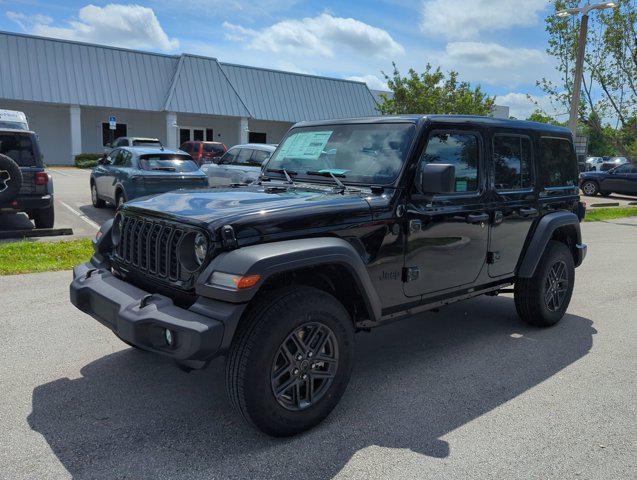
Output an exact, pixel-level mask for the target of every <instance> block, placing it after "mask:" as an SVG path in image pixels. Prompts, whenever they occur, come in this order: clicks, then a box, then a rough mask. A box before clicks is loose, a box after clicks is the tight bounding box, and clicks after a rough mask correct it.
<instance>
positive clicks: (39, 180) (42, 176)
mask: <svg viewBox="0 0 637 480" xmlns="http://www.w3.org/2000/svg"><path fill="white" fill-rule="evenodd" d="M47 183H49V175H48V174H47V173H46V172H35V184H36V185H46V184H47Z"/></svg>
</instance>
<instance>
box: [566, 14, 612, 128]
mask: <svg viewBox="0 0 637 480" xmlns="http://www.w3.org/2000/svg"><path fill="white" fill-rule="evenodd" d="M616 7H617V4H616V3H615V2H604V3H596V4H595V5H590V4H586V5H585V6H583V7H580V8H569V9H568V10H560V11H559V12H557V13H556V14H555V15H557V16H558V17H568V16H571V15H577V14H579V13H581V14H582V23H581V26H580V30H579V40H578V42H577V57H576V62H575V75H574V77H573V94H572V95H571V111H570V114H569V118H568V128H570V129H571V132H573V137H575V136H576V135H577V117H578V113H579V99H580V92H581V91H582V74H583V70H584V54H585V52H586V33H587V31H588V12H590V11H591V10H605V9H607V8H616Z"/></svg>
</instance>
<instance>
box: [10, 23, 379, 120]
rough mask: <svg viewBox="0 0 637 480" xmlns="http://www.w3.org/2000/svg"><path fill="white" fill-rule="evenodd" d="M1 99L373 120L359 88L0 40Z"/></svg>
mask: <svg viewBox="0 0 637 480" xmlns="http://www.w3.org/2000/svg"><path fill="white" fill-rule="evenodd" d="M0 65H2V68H1V69H0V99H8V100H23V101H32V102H46V103H57V104H66V105H80V106H92V107H109V108H125V109H132V110H151V111H174V112H178V113H195V114H204V115H222V116H237V117H239V116H240V117H252V118H255V119H259V120H274V121H285V122H298V121H303V120H322V119H328V118H344V117H360V116H368V115H375V114H377V111H376V104H375V101H374V97H373V95H372V94H371V92H370V91H369V89H368V88H367V86H366V85H365V84H364V83H360V82H354V81H349V80H341V79H336V78H327V77H319V76H313V75H304V74H299V73H292V72H282V71H277V70H268V69H264V68H255V67H248V66H243V65H233V64H228V63H221V64H220V63H219V62H218V61H217V60H216V59H214V58H208V57H200V56H195V55H187V54H184V55H163V54H158V53H152V52H143V51H137V50H128V49H124V48H117V47H109V46H103V45H93V44H88V43H82V42H75V41H70V40H60V39H54V38H45V37H37V36H32V35H25V34H20V33H10V32H0Z"/></svg>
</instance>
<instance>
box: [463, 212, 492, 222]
mask: <svg viewBox="0 0 637 480" xmlns="http://www.w3.org/2000/svg"><path fill="white" fill-rule="evenodd" d="M488 221H489V214H488V213H478V214H469V215H467V223H482V222H488Z"/></svg>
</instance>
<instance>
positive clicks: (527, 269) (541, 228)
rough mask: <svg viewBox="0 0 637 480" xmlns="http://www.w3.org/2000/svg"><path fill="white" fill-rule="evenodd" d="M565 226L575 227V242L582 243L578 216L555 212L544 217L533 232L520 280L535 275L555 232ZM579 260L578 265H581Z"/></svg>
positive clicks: (520, 267) (521, 265)
mask: <svg viewBox="0 0 637 480" xmlns="http://www.w3.org/2000/svg"><path fill="white" fill-rule="evenodd" d="M565 226H573V227H575V232H576V235H577V238H576V240H575V243H576V245H581V243H582V232H581V230H580V223H579V218H577V215H575V214H574V213H571V212H563V211H562V212H553V213H549V214H547V215H545V216H543V217H542V218H541V219H540V221H539V222H538V224H537V227H536V228H535V230H534V231H533V234H532V237H531V241H530V242H529V244H528V247H527V248H526V251H525V252H524V257H523V259H522V261H521V262H520V266H519V268H518V274H517V276H518V277H520V278H531V277H532V276H533V274H534V273H535V269H536V268H537V265H538V263H539V262H540V258H541V257H542V254H543V253H544V249H545V248H546V246H547V245H548V243H549V241H550V240H551V237H552V236H553V232H555V230H557V229H558V228H561V227H565ZM579 263H581V262H578V261H577V259H576V261H575V264H576V265H579Z"/></svg>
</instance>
